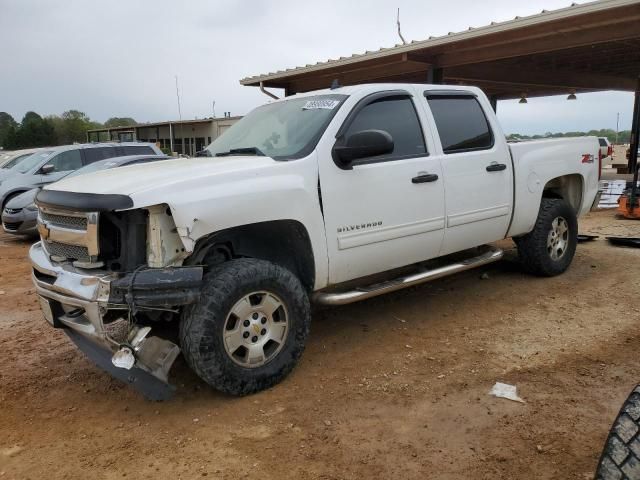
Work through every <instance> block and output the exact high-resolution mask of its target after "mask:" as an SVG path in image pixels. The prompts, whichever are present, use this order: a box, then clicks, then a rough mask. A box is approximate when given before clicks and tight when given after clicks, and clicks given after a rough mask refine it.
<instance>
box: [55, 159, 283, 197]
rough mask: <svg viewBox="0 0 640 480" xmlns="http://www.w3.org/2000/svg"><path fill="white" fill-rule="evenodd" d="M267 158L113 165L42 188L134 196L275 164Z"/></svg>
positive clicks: (169, 189) (248, 171) (244, 172)
mask: <svg viewBox="0 0 640 480" xmlns="http://www.w3.org/2000/svg"><path fill="white" fill-rule="evenodd" d="M276 163H277V162H275V161H274V160H273V159H271V158H270V157H256V156H230V157H197V158H190V159H176V160H165V161H162V162H150V163H143V164H139V165H130V166H127V167H120V168H112V169H108V170H101V171H98V172H92V173H88V174H86V175H78V176H75V177H71V178H66V179H63V180H60V181H59V182H56V183H54V184H52V185H49V186H47V187H45V188H46V189H47V190H60V191H65V192H78V193H98V194H121V195H130V196H131V195H135V194H140V193H142V192H150V191H153V190H157V191H160V192H161V191H164V192H167V191H171V190H173V191H176V190H178V191H179V190H180V189H181V188H189V187H193V186H195V185H194V183H197V185H198V186H202V185H203V184H210V185H211V184H213V183H214V181H215V180H217V177H219V176H221V175H231V176H235V175H234V174H240V175H247V174H250V172H252V171H256V174H257V171H260V170H263V169H264V168H265V167H269V166H274V165H275V164H276Z"/></svg>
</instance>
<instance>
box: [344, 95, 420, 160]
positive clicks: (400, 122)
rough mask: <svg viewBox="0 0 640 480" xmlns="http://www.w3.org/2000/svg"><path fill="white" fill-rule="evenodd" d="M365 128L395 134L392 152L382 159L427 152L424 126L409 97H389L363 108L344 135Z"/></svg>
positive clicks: (393, 135)
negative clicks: (423, 132) (423, 131)
mask: <svg viewBox="0 0 640 480" xmlns="http://www.w3.org/2000/svg"><path fill="white" fill-rule="evenodd" d="M362 130H384V131H385V132H388V133H389V134H390V135H391V136H392V137H393V144H394V146H393V152H392V153H391V154H389V155H384V156H380V157H376V159H377V158H380V159H392V158H399V157H407V156H416V155H425V154H426V153H427V149H426V147H425V143H424V136H423V135H422V127H421V126H420V121H419V120H418V115H417V114H416V110H415V108H414V107H413V102H412V101H411V99H410V98H398V97H387V98H382V99H380V100H376V101H374V102H372V103H370V104H369V105H367V106H365V107H364V108H362V110H360V111H359V112H358V113H357V115H356V117H355V118H354V119H353V122H352V123H351V124H350V125H349V128H347V131H346V132H345V138H346V137H348V136H349V135H352V134H354V133H356V132H360V131H362Z"/></svg>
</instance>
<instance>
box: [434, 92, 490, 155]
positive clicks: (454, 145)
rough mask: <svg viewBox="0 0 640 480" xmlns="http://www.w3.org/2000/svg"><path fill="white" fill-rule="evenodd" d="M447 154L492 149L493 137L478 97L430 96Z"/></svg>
mask: <svg viewBox="0 0 640 480" xmlns="http://www.w3.org/2000/svg"><path fill="white" fill-rule="evenodd" d="M427 99H428V101H429V106H430V107H431V112H432V113H433V118H434V120H435V122H436V127H437V128H438V134H439V135H440V142H442V149H443V150H444V153H454V152H461V151H465V150H483V149H487V148H491V147H492V146H493V135H492V133H491V128H490V127H489V123H488V122H487V117H485V115H484V112H483V111H482V107H481V106H480V104H479V103H478V101H477V100H476V99H475V97H457V96H456V97H446V96H434V97H428V98H427Z"/></svg>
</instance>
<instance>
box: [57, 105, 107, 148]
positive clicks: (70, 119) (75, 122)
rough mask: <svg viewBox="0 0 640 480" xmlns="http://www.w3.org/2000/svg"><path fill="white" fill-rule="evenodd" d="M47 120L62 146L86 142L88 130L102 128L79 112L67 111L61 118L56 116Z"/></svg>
mask: <svg viewBox="0 0 640 480" xmlns="http://www.w3.org/2000/svg"><path fill="white" fill-rule="evenodd" d="M47 119H48V120H49V121H50V122H51V123H52V124H53V127H54V129H55V132H56V136H57V138H58V143H59V144H60V145H69V144H72V143H76V142H77V143H81V142H85V141H86V139H87V130H89V129H91V128H97V127H99V126H100V124H96V122H92V121H91V119H90V118H89V117H88V116H87V114H86V113H84V112H80V111H78V110H67V111H66V112H64V113H63V114H62V115H61V116H59V117H58V116H55V115H54V116H50V117H48V118H47Z"/></svg>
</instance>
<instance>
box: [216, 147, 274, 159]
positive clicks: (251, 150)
mask: <svg viewBox="0 0 640 480" xmlns="http://www.w3.org/2000/svg"><path fill="white" fill-rule="evenodd" d="M237 154H240V155H247V154H249V155H257V156H259V157H264V156H265V155H264V153H262V152H261V151H260V149H259V148H257V147H241V148H232V149H231V150H229V151H228V152H220V153H216V157H228V156H229V155H237Z"/></svg>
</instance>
